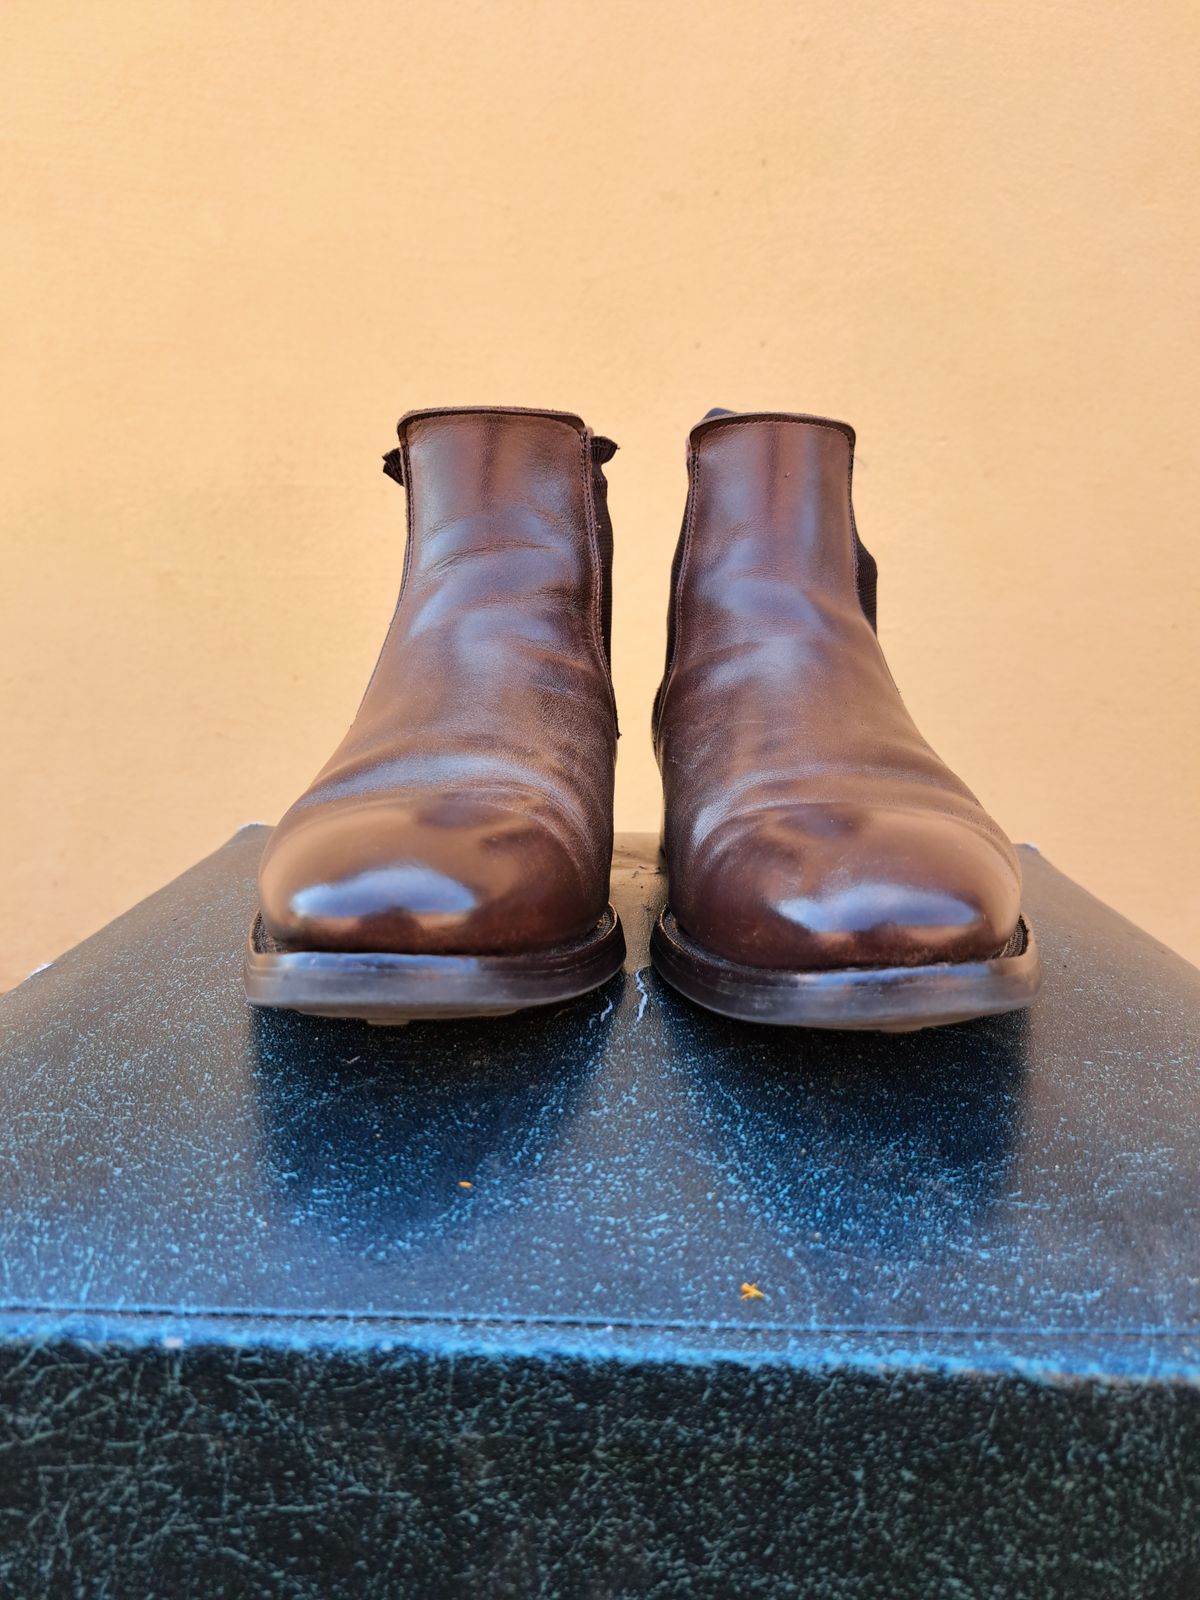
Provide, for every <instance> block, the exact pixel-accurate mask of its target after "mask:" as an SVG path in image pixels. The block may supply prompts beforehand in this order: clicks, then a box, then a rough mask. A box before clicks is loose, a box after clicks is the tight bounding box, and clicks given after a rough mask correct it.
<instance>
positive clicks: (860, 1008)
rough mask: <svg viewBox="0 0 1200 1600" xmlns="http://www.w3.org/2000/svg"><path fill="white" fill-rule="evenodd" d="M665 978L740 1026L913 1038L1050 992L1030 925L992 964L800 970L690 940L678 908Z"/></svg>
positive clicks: (663, 920) (664, 929)
mask: <svg viewBox="0 0 1200 1600" xmlns="http://www.w3.org/2000/svg"><path fill="white" fill-rule="evenodd" d="M650 956H651V960H652V961H653V962H654V966H655V968H656V970H657V971H658V972H659V973H660V974H661V976H662V977H663V978H665V979H666V981H667V982H668V983H669V984H670V985H671V987H672V988H673V989H678V991H679V992H680V994H683V995H686V996H687V998H688V999H689V1000H694V1001H695V1002H696V1004H697V1005H701V1006H705V1007H706V1008H707V1009H708V1010H709V1011H716V1012H718V1013H719V1014H720V1015H721V1016H723V1017H734V1018H736V1019H737V1020H738V1021H739V1022H766V1023H774V1024H777V1025H779V1026H782V1027H793V1028H835V1029H838V1028H845V1029H861V1030H872V1031H878V1032H882V1033H909V1032H912V1031H914V1030H915V1029H918V1028H936V1027H942V1026H944V1025H946V1024H948V1023H952V1022H967V1021H970V1020H971V1019H972V1018H974V1017H990V1016H996V1015H998V1014H999V1013H1001V1012H1004V1011H1016V1010H1019V1009H1020V1008H1021V1007H1022V1006H1027V1005H1028V1004H1029V1003H1030V1001H1031V1000H1032V999H1033V997H1034V995H1036V994H1037V992H1038V989H1039V987H1040V986H1041V981H1042V980H1041V963H1040V961H1039V959H1038V952H1037V944H1036V941H1035V940H1034V937H1033V929H1032V928H1031V927H1030V925H1029V923H1028V922H1027V921H1026V920H1025V918H1024V917H1022V918H1021V920H1020V923H1019V924H1018V927H1017V932H1016V933H1015V934H1014V936H1013V938H1012V940H1010V942H1009V944H1008V945H1007V946H1006V947H1005V949H1004V950H1003V951H1001V953H1000V954H999V955H997V956H994V957H992V958H991V960H988V961H963V962H941V963H939V964H936V965H930V966H923V967H842V968H837V969H833V970H825V971H816V970H813V971H807V972H793V971H785V970H779V969H776V968H771V967H748V966H742V965H740V964H739V963H738V962H736V961H726V960H725V959H724V957H722V956H718V955H714V954H713V952H712V951H710V950H705V949H704V948H703V946H701V945H698V944H696V943H695V942H694V941H693V940H692V939H690V938H689V937H688V936H687V934H686V933H684V931H683V929H682V928H681V927H680V926H679V924H678V923H677V922H676V921H675V918H674V916H673V915H672V913H671V910H670V908H669V907H668V908H666V909H665V910H663V911H662V913H661V914H660V916H659V918H658V921H657V923H656V924H655V927H654V931H653V933H652V934H651V936H650Z"/></svg>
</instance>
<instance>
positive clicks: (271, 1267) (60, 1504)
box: [0, 828, 1200, 1600]
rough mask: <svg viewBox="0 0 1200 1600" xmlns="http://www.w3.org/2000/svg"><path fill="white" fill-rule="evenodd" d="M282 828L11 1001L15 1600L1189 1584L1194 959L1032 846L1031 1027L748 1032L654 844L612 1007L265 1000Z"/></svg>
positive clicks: (2, 1278) (625, 890)
mask: <svg viewBox="0 0 1200 1600" xmlns="http://www.w3.org/2000/svg"><path fill="white" fill-rule="evenodd" d="M264 837H265V831H264V830H262V829H258V828H255V829H247V830H244V831H243V832H242V833H240V834H239V835H237V837H236V838H235V839H234V840H232V841H231V842H230V844H229V845H227V846H226V847H225V848H224V849H223V850H221V851H218V852H217V853H216V854H215V855H214V856H212V857H210V858H209V859H208V860H207V861H204V862H202V863H200V864H199V865H198V866H197V867H196V868H194V869H193V870H192V871H191V872H190V873H188V874H186V875H185V876H184V877H183V878H181V879H179V880H177V881H176V882H175V883H174V884H171V885H169V886H168V887H167V888H166V889H164V890H163V891H161V892H160V893H159V894H158V895H156V896H154V897H152V899H151V900H149V901H147V902H145V903H143V905H141V906H139V907H137V908H136V909H135V910H134V911H132V912H131V913H129V914H128V915H127V916H126V917H124V918H122V919H120V920H119V921H118V922H117V923H114V924H113V925H112V926H111V927H110V928H108V929H106V930H104V932H103V933H101V934H99V935H97V936H96V938H95V939H92V940H90V941H88V942H87V943H86V944H84V945H82V946H80V947H79V948H78V949H77V950H75V951H73V952H71V953H70V954H68V955H67V956H64V957H63V958H61V959H60V960H59V961H57V962H56V963H54V965H53V967H51V968H49V969H47V970H46V971H44V972H41V973H39V974H37V975H35V976H34V977H32V978H31V979H29V980H28V981H27V982H26V983H25V984H23V985H22V986H21V987H20V988H19V989H18V990H16V991H14V992H13V993H12V994H11V995H10V996H8V997H6V998H5V999H4V1000H3V1001H0V1141H3V1143H4V1145H5V1146H6V1148H5V1151H4V1160H3V1165H2V1167H0V1185H2V1194H3V1207H2V1212H0V1383H2V1385H3V1389H2V1400H3V1405H4V1414H5V1416H6V1418H7V1422H6V1425H5V1429H4V1437H3V1445H4V1454H5V1464H4V1468H3V1476H2V1478H0V1515H2V1516H3V1519H4V1523H3V1528H4V1533H3V1540H2V1541H0V1549H2V1552H3V1553H2V1554H0V1593H2V1594H5V1595H7V1594H8V1593H13V1594H16V1595H25V1594H41V1593H46V1594H57V1593H62V1594H70V1595H74V1594H80V1595H84V1594H87V1595H93V1594H101V1595H109V1594H111V1595H124V1594H130V1593H136V1594H139V1595H143V1594H145V1595H149V1594H160V1593H161V1594H178V1593H221V1592H227V1593H235V1592H236V1593H238V1594H247V1595H257V1594H263V1595H267V1594H270V1595H276V1594H297V1595H299V1594H304V1595H307V1594H310V1593H311V1594H321V1593H325V1594H328V1593H334V1592H347V1593H355V1594H363V1595H375V1594H380V1595H382V1594H391V1593H413V1594H421V1595H426V1594H429V1595H435V1594H439V1593H460V1592H461V1593H473V1594H501V1593H519V1594H525V1593H529V1594H538V1593H545V1594H559V1593H566V1594H580V1595H608V1594H639V1595H640V1594H651V1595H662V1596H668V1595H676V1594H681V1593H689V1594H691V1593H696V1594H708V1593H712V1594H724V1593H729V1592H731V1591H737V1592H745V1593H804V1594H812V1595H838V1596H840V1595H843V1594H845V1595H851V1594H853V1595H870V1594H876V1593H878V1594H880V1595H896V1596H900V1595H907V1594H913V1595H921V1596H924V1595H941V1594H945V1595H975V1594H991V1593H996V1594H1003V1595H1004V1596H1005V1597H1008V1596H1021V1595H1026V1594H1027V1595H1030V1596H1038V1597H1042V1596H1051V1595H1054V1594H1058V1593H1065V1594H1081V1595H1086V1596H1107V1595H1110V1594H1111V1595H1113V1596H1118V1595H1119V1596H1121V1597H1122V1600H1125V1597H1126V1596H1130V1595H1140V1594H1147V1595H1155V1596H1175V1595H1179V1596H1189V1597H1194V1596H1195V1595H1196V1594H1197V1593H1200V1548H1198V1546H1197V1537H1198V1536H1197V1533H1196V1529H1197V1527H1198V1526H1200V1516H1198V1515H1197V1512H1198V1510H1200V1506H1198V1505H1197V1501H1198V1499H1200V1179H1198V1177H1197V1174H1198V1173H1200V1065H1198V1063H1200V973H1198V972H1197V971H1196V970H1195V969H1194V968H1192V967H1189V966H1188V965H1187V964H1186V963H1184V962H1182V961H1181V960H1180V959H1179V958H1178V957H1175V956H1173V955H1172V954H1171V953H1170V952H1168V951H1166V950H1164V949H1163V948H1162V947H1161V946H1159V945H1158V944H1156V943H1155V942H1154V941H1153V940H1151V939H1149V938H1147V937H1146V936H1145V935H1143V934H1141V933H1139V932H1138V931H1137V930H1136V929H1133V928H1132V927H1130V925H1129V924H1128V923H1126V922H1124V921H1123V920H1122V919H1120V918H1119V917H1117V916H1115V915H1114V914H1113V913H1112V912H1110V911H1108V910H1107V909H1105V908H1104V907H1102V906H1100V905H1098V904H1097V903H1096V902H1095V901H1094V900H1092V899H1091V898H1090V897H1089V896H1087V895H1086V894H1085V893H1084V892H1083V891H1081V890H1079V889H1078V888H1076V887H1075V886H1074V885H1072V884H1071V883H1070V882H1069V881H1068V880H1066V879H1065V878H1063V877H1062V875H1061V874H1059V873H1057V872H1056V871H1055V870H1054V869H1053V868H1052V867H1050V866H1049V865H1048V864H1047V863H1045V862H1044V861H1042V860H1041V859H1040V858H1038V857H1037V856H1036V855H1034V854H1033V853H1032V852H1023V861H1024V866H1025V871H1026V878H1027V884H1028V897H1027V909H1028V910H1029V912H1030V913H1031V915H1032V917H1033V919H1034V921H1035V924H1036V925H1037V929H1038V936H1039V942H1040V945H1041V948H1042V951H1043V957H1044V960H1045V962H1046V966H1047V981H1046V987H1045V991H1044V993H1043V995H1042V997H1041V998H1040V999H1039V1001H1038V1004H1037V1005H1036V1006H1035V1008H1034V1009H1033V1011H1032V1012H1031V1013H1030V1014H1029V1015H1028V1016H1026V1017H1015V1018H1001V1019H995V1020H993V1021H987V1022H981V1023H976V1024H968V1025H964V1026H961V1027H956V1028H951V1029H943V1030H939V1031H937V1032H934V1033H931V1034H925V1035H909V1036H898V1037H882V1036H881V1037H872V1036H866V1035H844V1036H834V1035H816V1034H801V1033H791V1032H787V1031H784V1030H770V1029H766V1028H751V1027H743V1026H739V1025H736V1024H733V1023H728V1022H724V1021H722V1020H720V1019H718V1018H716V1017H712V1016H710V1015H708V1014H707V1013H704V1012H701V1011H699V1010H696V1009H695V1008H693V1007H691V1006H689V1005H688V1004H687V1003H686V1002H684V1001H682V1000H679V999H677V998H676V997H675V996H674V995H673V994H672V993H671V992H670V991H669V990H667V989H666V988H664V986H663V985H662V984H661V983H660V982H659V981H658V980H657V978H656V977H655V976H654V974H653V972H652V971H651V969H650V968H649V966H648V964H647V957H646V938H647V934H648V930H649V926H650V922H651V920H652V917H653V914H654V912H655V910H656V907H657V897H658V896H659V895H660V894H661V885H660V884H659V881H658V879H657V877H656V875H655V873H654V871H653V869H652V866H651V862H652V860H653V853H652V851H650V850H649V849H648V848H647V847H646V844H645V843H639V842H636V841H634V842H627V844H626V847H625V849H624V850H623V851H622V852H621V854H620V855H619V858H618V869H617V872H616V875H615V879H614V891H615V895H616V898H617V901H618V906H619V909H620V911H621V914H622V917H623V919H624V921H625V924H626V932H627V936H628V940H629V948H630V956H629V964H628V970H627V972H626V974H625V975H624V976H623V977H622V978H618V979H617V980H616V981H615V982H614V983H613V984H611V985H609V986H608V987H607V988H606V989H604V990H602V991H600V992H598V993H596V994H593V995H591V996H588V997H586V998H584V999H582V1000H580V1001H577V1002H575V1003H573V1004H571V1005H569V1006H565V1007H560V1008H557V1009H556V1010H554V1011H553V1012H551V1013H550V1014H548V1015H539V1014H537V1013H529V1014H526V1015H525V1016H523V1017H514V1018H508V1019H501V1020H498V1021H492V1022H488V1023H474V1024H468V1023H461V1024H442V1025H437V1026H434V1025H412V1026H410V1027H408V1028H405V1029H401V1030H379V1029H371V1028H367V1027H365V1026H359V1025H356V1024H353V1023H339V1022H322V1021H316V1020H313V1019H304V1018H299V1017H292V1016H259V1015H254V1014H251V1013H250V1012H249V1011H248V1010H247V1008H246V1007H245V1003H244V1000H243V998H242V995H241V984H240V952H241V943H242V940H243V938H244V935H245V929H246V926H247V924H248V921H249V918H250V915H251V912H252V909H253V898H254V895H253V874H254V868H255V865H256V861H257V856H258V852H259V850H260V849H261V846H262V842H263V839H264ZM464 1184H469V1185H470V1187H469V1188H467V1187H464V1186H463V1185H464ZM746 1282H750V1283H753V1284H755V1285H757V1287H758V1289H759V1290H760V1291H761V1292H762V1298H756V1297H748V1298H746V1299H743V1298H742V1296H741V1293H740V1288H741V1285H742V1284H743V1283H746ZM180 1562H186V1563H187V1570H188V1573H189V1574H190V1577H189V1579H188V1580H187V1582H181V1580H180V1579H179V1576H178V1563H180ZM872 1563H873V1565H872ZM173 1568H174V1572H175V1576H174V1577H172V1570H173ZM872 1573H874V1574H875V1576H874V1577H872V1576H871V1574H872ZM885 1573H886V1574H887V1576H886V1577H885V1576H883V1574H885ZM998 1574H1003V1579H1002V1580H1001V1577H999V1576H997V1575H998ZM189 1584H190V1585H191V1587H189ZM339 1584H344V1585H345V1586H346V1587H345V1589H344V1591H343V1590H342V1589H340V1588H338V1587H336V1585H339ZM873 1585H874V1586H873Z"/></svg>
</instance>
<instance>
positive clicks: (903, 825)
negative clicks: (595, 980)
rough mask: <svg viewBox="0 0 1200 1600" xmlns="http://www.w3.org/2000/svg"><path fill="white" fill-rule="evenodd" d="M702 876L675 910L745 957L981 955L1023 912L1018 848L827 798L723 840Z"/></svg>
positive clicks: (795, 962)
mask: <svg viewBox="0 0 1200 1600" xmlns="http://www.w3.org/2000/svg"><path fill="white" fill-rule="evenodd" d="M813 810H814V811H815V810H816V808H813ZM806 811H807V808H806ZM704 879H705V882H704V884H703V889H702V893H701V894H700V895H697V896H693V897H691V899H690V901H689V898H688V897H687V896H684V897H683V899H682V903H676V901H675V897H674V895H673V896H672V903H673V906H674V909H675V914H676V917H677V918H678V919H679V921H680V923H681V924H682V926H683V927H684V929H685V931H687V932H688V933H690V934H691V936H692V937H693V938H695V939H696V940H697V941H698V942H699V943H701V944H702V945H704V946H705V947H706V948H707V949H709V950H712V951H713V952H715V953H716V954H718V955H722V956H724V957H725V958H726V959H727V960H730V961H736V962H738V963H740V964H743V965H747V966H760V967H773V968H790V969H795V970H808V969H829V968H837V967H886V966H918V965H924V964H927V963H937V962H962V961H976V960H985V959H987V958H989V957H991V956H994V955H996V954H997V953H998V951H999V950H1001V949H1002V948H1003V947H1004V945H1005V944H1006V943H1007V942H1008V940H1009V939H1010V938H1011V937H1012V934H1013V932H1014V931H1015V929H1016V926H1017V921H1018V918H1019V916H1020V874H1019V868H1018V866H1017V862H1016V857H1015V854H1014V853H1013V851H1012V848H1011V846H1009V845H1008V844H1007V841H1005V840H1003V838H1002V837H999V836H996V837H993V836H992V835H991V834H989V833H985V832H983V831H981V830H980V829H978V828H976V827H974V826H971V825H970V824H968V823H966V822H964V821H961V820H959V819H957V818H953V817H948V816H945V815H942V814H940V813H929V814H925V813H915V812H914V813H905V812H898V813H886V812H863V811H861V810H857V809H855V810H850V809H848V808H847V809H843V810H836V809H831V808H821V810H820V811H819V812H818V813H817V814H816V815H812V814H802V815H794V814H793V815H791V816H786V817H781V818H776V819H770V820H769V821H767V822H766V823H765V824H761V823H760V825H758V826H756V827H754V828H753V829H751V830H748V831H747V832H746V833H744V834H743V835H742V836H741V837H739V838H737V839H736V840H735V841H732V842H728V843H727V844H726V845H725V847H723V848H721V849H719V850H718V851H717V852H716V853H715V854H714V857H713V859H712V861H711V864H710V868H709V871H708V873H706V874H704Z"/></svg>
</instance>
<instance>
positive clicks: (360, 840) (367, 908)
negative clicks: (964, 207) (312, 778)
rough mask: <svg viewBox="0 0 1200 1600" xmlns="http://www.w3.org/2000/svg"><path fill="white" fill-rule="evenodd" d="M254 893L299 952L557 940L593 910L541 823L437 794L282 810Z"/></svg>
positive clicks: (428, 950) (599, 905)
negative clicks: (286, 813)
mask: <svg viewBox="0 0 1200 1600" xmlns="http://www.w3.org/2000/svg"><path fill="white" fill-rule="evenodd" d="M259 896H260V906H261V911H262V918H263V923H264V926H265V927H266V929H267V931H268V932H269V933H270V934H271V936H272V937H273V938H275V939H276V940H278V941H279V942H280V943H282V944H285V945H288V946H291V947H293V948H299V949H311V950H361V951H391V952H396V953H406V952H408V953H412V954H480V955H483V954H498V953H504V952H519V951H522V950H529V949H535V948H539V947H547V946H551V945H556V944H562V943H566V942H568V941H569V940H571V939H573V938H576V937H578V936H579V935H581V934H582V933H584V932H586V931H587V929H588V927H590V926H591V925H592V924H593V923H594V922H595V920H596V919H597V918H598V917H599V916H600V915H601V913H602V912H603V910H604V905H603V902H602V901H601V900H599V899H598V897H597V896H596V895H595V894H594V893H592V894H591V895H590V896H589V892H588V888H587V886H586V885H585V884H583V882H582V881H581V875H580V872H579V869H578V867H577V866H576V864H575V862H574V860H573V859H572V856H571V854H570V852H569V851H568V849H567V848H566V847H565V846H564V845H563V843H562V842H561V841H560V840H559V839H558V838H556V837H555V835H554V834H553V833H551V832H550V831H549V829H548V828H547V827H546V826H545V825H544V824H543V823H541V822H537V821H533V820H531V819H530V818H529V817H527V816H523V815H520V814H518V813H516V812H514V811H511V810H506V809H503V808H500V807H496V806H493V805H489V804H486V803H481V802H475V801H469V800H464V799H462V798H458V797H440V796H430V797H426V798H414V799H413V800H411V801H410V802H408V803H402V802H400V801H397V800H395V799H392V800H388V801H386V802H384V803H379V804H370V803H364V802H363V801H362V800H358V801H356V802H355V803H351V804H344V805H341V806H328V805H327V806H321V807H314V808H312V810H311V811H310V812H309V813H308V814H307V815H306V813H305V811H304V810H303V809H301V810H300V811H299V812H297V813H293V814H292V815H291V816H289V817H287V818H285V819H284V822H283V823H281V825H280V827H279V828H278V829H277V831H276V833H275V835H274V837H273V838H272V840H271V842H270V844H269V846H268V849H267V852H266V854H265V855H264V858H263V862H262V866H261V868H260V872H259Z"/></svg>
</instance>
